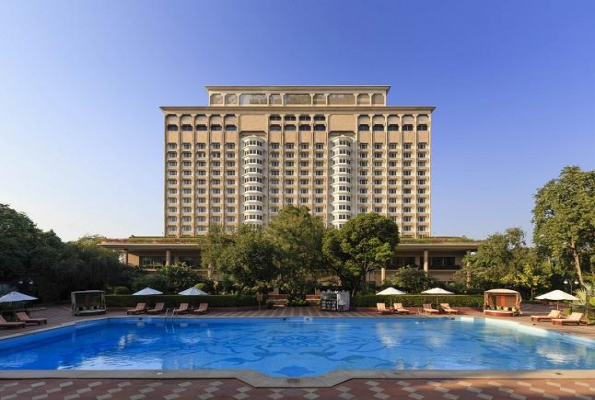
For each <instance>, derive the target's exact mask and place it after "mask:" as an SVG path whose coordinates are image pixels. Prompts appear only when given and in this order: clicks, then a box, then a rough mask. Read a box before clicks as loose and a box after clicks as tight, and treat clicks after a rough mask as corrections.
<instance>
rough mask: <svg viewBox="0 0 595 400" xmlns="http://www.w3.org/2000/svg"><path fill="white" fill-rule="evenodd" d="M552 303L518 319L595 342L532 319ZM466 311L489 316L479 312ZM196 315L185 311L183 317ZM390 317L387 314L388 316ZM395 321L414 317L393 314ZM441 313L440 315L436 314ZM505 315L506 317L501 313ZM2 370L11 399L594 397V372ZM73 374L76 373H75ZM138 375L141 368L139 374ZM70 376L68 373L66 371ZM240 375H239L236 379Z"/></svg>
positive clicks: (3, 395) (57, 315) (306, 312)
mask: <svg viewBox="0 0 595 400" xmlns="http://www.w3.org/2000/svg"><path fill="white" fill-rule="evenodd" d="M548 311H549V308H547V307H543V306H538V305H530V306H528V307H525V308H524V312H525V315H524V316H520V317H515V318H505V319H511V320H514V321H515V322H518V323H521V324H523V325H528V326H537V327H540V328H543V329H548V330H555V331H560V332H564V333H567V334H571V335H577V336H581V337H586V338H591V339H595V327H594V326H565V327H560V326H554V325H552V324H551V323H548V322H541V323H532V322H531V320H530V317H529V316H530V315H531V314H536V313H547V312H548ZM125 315H126V313H125V312H124V311H121V310H115V311H109V312H108V313H107V314H106V315H104V316H95V317H72V316H71V315H70V309H69V307H67V306H64V307H50V308H47V309H41V310H35V309H34V310H33V312H32V313H31V316H32V317H45V318H48V321H49V322H48V325H42V326H28V327H27V328H25V329H19V330H8V329H3V330H0V338H3V337H8V336H12V335H14V334H17V335H18V334H23V333H27V332H32V331H35V330H39V329H45V328H48V327H57V326H60V325H68V324H71V323H72V322H76V321H81V320H85V319H93V318H103V317H119V316H125ZM463 315H466V316H472V317H479V318H484V316H483V314H482V313H481V312H479V311H476V310H471V309H465V310H464V311H463ZM190 317H193V318H196V317H197V316H192V315H190V316H180V317H178V318H190ZM208 317H209V318H230V317H231V318H233V317H244V318H246V317H247V318H250V317H281V318H282V317H341V318H350V317H360V318H361V317H366V318H377V317H378V314H376V313H375V312H370V311H352V312H345V313H335V312H325V311H320V310H318V309H316V308H314V307H306V308H280V309H273V310H261V311H258V310H254V311H235V312H228V311H212V312H211V313H209V314H208ZM384 317H386V316H384ZM394 318H407V317H405V316H394ZM430 318H436V317H430ZM497 319H502V318H497ZM7 372H10V371H0V400H5V399H6V400H8V399H66V400H69V399H133V400H137V399H168V400H173V399H238V400H240V399H283V398H287V399H290V398H291V399H298V398H300V399H302V398H305V399H392V398H411V399H500V398H515V399H534V398H535V399H537V398H548V399H570V398H572V399H594V400H595V371H487V372H486V371H470V372H471V373H468V372H465V371H404V372H393V371H360V375H359V376H358V375H357V373H356V374H355V375H350V374H344V372H343V371H337V373H332V374H328V376H326V377H324V378H323V379H318V380H316V379H314V380H308V379H281V378H268V377H265V376H262V375H259V374H257V373H254V374H250V373H248V374H246V373H244V374H241V373H239V371H238V373H237V375H234V374H235V372H234V371H227V372H228V374H226V373H219V374H218V373H217V372H216V371H215V372H214V373H212V374H210V373H206V374H205V373H202V374H201V373H200V372H198V373H197V371H163V372H161V373H160V372H157V371H138V373H137V374H135V373H127V374H126V375H122V372H123V371H105V372H103V373H99V374H93V373H89V372H87V371H48V372H47V373H45V374H44V373H41V374H40V373H39V371H31V372H28V371H16V373H15V372H14V371H12V372H10V373H7ZM73 372H74V373H73ZM133 372H134V371H133ZM60 374H64V375H62V376H61V375H60ZM238 377H240V379H237V378H238Z"/></svg>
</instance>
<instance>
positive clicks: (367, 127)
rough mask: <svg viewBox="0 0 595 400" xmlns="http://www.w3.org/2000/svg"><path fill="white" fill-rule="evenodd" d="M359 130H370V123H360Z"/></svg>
mask: <svg viewBox="0 0 595 400" xmlns="http://www.w3.org/2000/svg"><path fill="white" fill-rule="evenodd" d="M357 130H359V131H369V130H370V125H368V124H359V126H358V127H357Z"/></svg>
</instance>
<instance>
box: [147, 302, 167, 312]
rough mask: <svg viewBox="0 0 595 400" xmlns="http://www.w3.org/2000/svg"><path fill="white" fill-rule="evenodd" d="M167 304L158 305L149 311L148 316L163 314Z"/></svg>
mask: <svg viewBox="0 0 595 400" xmlns="http://www.w3.org/2000/svg"><path fill="white" fill-rule="evenodd" d="M164 307H165V303H157V304H155V307H154V308H151V309H150V310H147V314H161V313H162V312H163V310H164Z"/></svg>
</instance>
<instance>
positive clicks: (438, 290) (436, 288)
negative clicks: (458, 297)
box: [422, 287, 454, 294]
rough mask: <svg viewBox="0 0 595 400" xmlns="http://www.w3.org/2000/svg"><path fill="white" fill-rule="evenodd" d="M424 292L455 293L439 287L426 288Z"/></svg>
mask: <svg viewBox="0 0 595 400" xmlns="http://www.w3.org/2000/svg"><path fill="white" fill-rule="evenodd" d="M422 293H425V294H454V293H453V292H449V291H448V290H444V289H442V288H439V287H435V288H433V289H428V290H424V291H423V292H422Z"/></svg>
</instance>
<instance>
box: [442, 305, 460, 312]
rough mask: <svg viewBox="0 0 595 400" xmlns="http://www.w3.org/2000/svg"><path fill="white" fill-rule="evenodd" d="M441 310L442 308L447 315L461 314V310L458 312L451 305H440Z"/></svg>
mask: <svg viewBox="0 0 595 400" xmlns="http://www.w3.org/2000/svg"><path fill="white" fill-rule="evenodd" d="M440 308H442V310H443V311H444V312H445V313H447V314H458V313H459V310H457V309H456V308H451V307H450V304H448V303H440Z"/></svg>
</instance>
